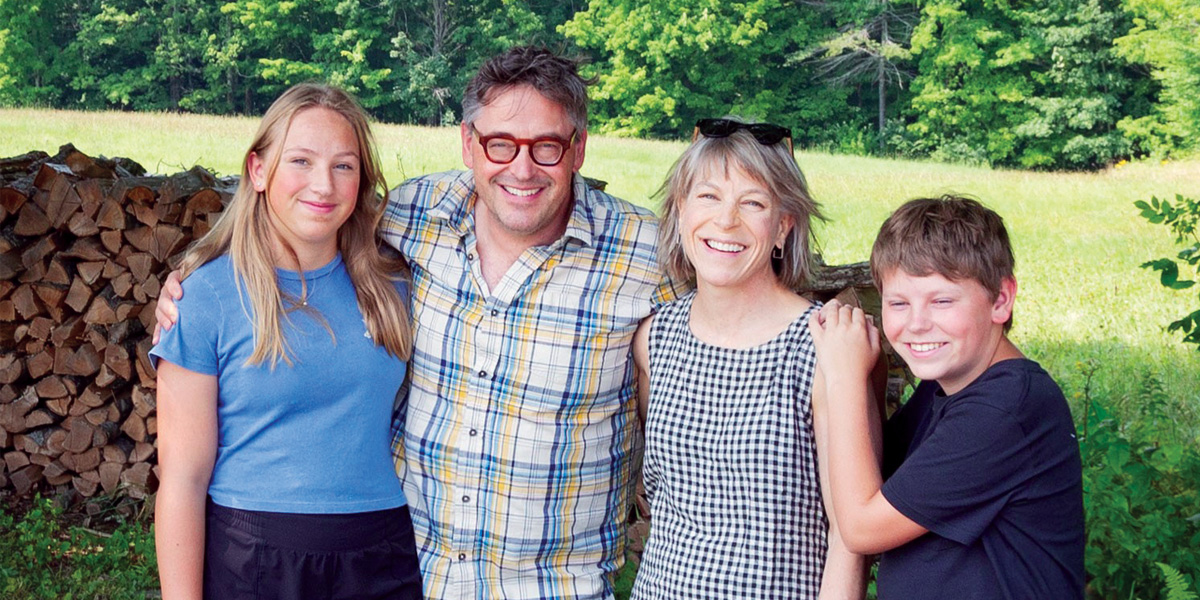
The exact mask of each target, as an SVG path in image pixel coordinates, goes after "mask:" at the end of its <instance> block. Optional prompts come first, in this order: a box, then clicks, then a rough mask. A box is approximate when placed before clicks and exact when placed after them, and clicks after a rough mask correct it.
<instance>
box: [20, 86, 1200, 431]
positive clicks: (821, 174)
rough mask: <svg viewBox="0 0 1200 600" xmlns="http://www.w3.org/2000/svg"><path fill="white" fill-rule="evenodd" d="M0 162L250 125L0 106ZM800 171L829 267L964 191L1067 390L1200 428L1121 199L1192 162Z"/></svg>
mask: <svg viewBox="0 0 1200 600" xmlns="http://www.w3.org/2000/svg"><path fill="white" fill-rule="evenodd" d="M0 123H4V129H5V133H4V135H3V136H2V137H0V156H12V155H16V154H20V153H23V152H27V151H29V150H33V149H41V150H45V151H47V152H50V153H53V152H54V151H55V150H56V149H57V147H58V145H59V144H62V143H65V142H73V143H74V144H75V145H76V147H78V148H79V149H80V150H82V151H83V152H85V153H88V154H93V155H98V154H103V155H106V156H126V157H129V158H132V159H134V160H137V161H138V162H140V163H142V164H143V165H144V166H145V167H146V168H147V169H149V170H151V171H154V172H159V173H172V172H176V171H179V170H183V169H186V168H188V167H190V166H192V165H194V164H201V165H204V166H206V167H208V168H210V169H213V170H215V171H218V172H220V173H225V174H229V173H237V172H238V171H239V170H240V169H239V162H238V161H239V160H240V158H241V156H242V154H243V152H244V151H245V145H246V144H247V143H249V139H250V137H251V136H252V135H253V133H254V130H255V128H256V126H257V119H252V118H238V117H211V116H199V115H173V114H146V113H116V112H107V113H81V112H66V111H47V110H0ZM375 133H376V136H377V138H378V142H379V146H380V149H381V156H382V161H383V163H384V171H385V174H386V176H387V178H388V181H389V182H391V184H392V185H396V184H397V183H399V182H400V181H402V180H403V179H404V178H406V177H412V176H415V175H419V174H422V173H427V172H432V171H438V170H445V169H453V168H462V160H461V151H460V148H459V135H458V129H456V128H428V127H412V126H397V125H377V126H376V127H375ZM684 147H685V144H683V143H681V142H662V141H641V140H629V139H621V138H608V137H600V136H592V137H591V138H590V139H589V140H588V146H587V157H586V162H585V165H584V169H583V172H584V173H585V174H587V175H589V176H591V177H596V178H598V179H603V180H605V181H608V182H609V188H608V189H609V191H611V192H612V193H614V194H616V195H617V196H620V197H623V198H626V199H628V200H630V201H632V202H634V203H637V204H641V205H643V206H652V201H651V200H650V198H651V196H652V194H653V193H654V192H655V190H657V189H658V187H659V186H660V185H661V183H662V179H663V177H664V176H665V175H666V172H667V170H668V168H669V167H670V165H671V163H672V162H673V161H674V160H675V158H676V157H677V156H678V155H679V153H680V152H681V151H682V150H683V148H684ZM798 160H799V161H800V165H801V167H802V168H803V169H804V171H805V173H806V175H807V176H808V178H809V182H810V184H811V187H812V190H813V193H814V195H815V196H816V197H817V199H818V200H819V201H820V202H821V203H822V206H823V208H824V211H825V213H826V215H827V216H828V217H830V222H829V223H827V224H822V225H818V227H817V228H816V230H817V233H818V235H819V238H820V241H821V247H822V249H823V252H824V256H825V260H826V262H828V263H830V264H841V263H848V262H857V261H862V260H866V259H867V257H868V256H869V253H870V246H871V242H872V240H873V239H874V236H875V233H876V231H877V230H878V227H879V224H880V223H881V222H882V221H883V219H884V218H885V217H886V216H887V215H888V214H889V213H890V212H891V211H892V210H893V209H895V208H896V206H898V205H899V204H900V203H901V202H903V201H904V200H905V199H908V198H911V197H915V196H927V195H935V194H941V193H945V192H951V191H953V192H958V193H966V194H971V195H973V196H975V197H977V198H979V199H980V200H982V201H983V202H984V203H985V204H987V205H989V206H991V207H992V208H994V209H996V210H997V211H998V212H999V213H1000V214H1001V215H1003V216H1004V217H1005V219H1006V221H1007V223H1008V226H1009V230H1010V232H1011V234H1012V237H1013V243H1014V246H1015V250H1016V254H1017V278H1018V281H1019V283H1020V291H1019V293H1018V297H1017V307H1016V327H1015V328H1014V330H1013V334H1012V335H1013V339H1014V340H1015V341H1016V342H1017V343H1018V345H1020V346H1021V347H1022V348H1023V349H1024V350H1025V352H1026V353H1027V354H1028V355H1029V356H1030V357H1032V358H1034V359H1035V360H1038V361H1040V362H1042V363H1043V364H1044V365H1045V366H1046V367H1047V369H1048V370H1049V371H1050V372H1051V374H1053V375H1054V376H1055V377H1056V378H1057V379H1058V380H1059V382H1060V383H1061V384H1062V385H1063V387H1064V388H1065V389H1066V391H1067V393H1068V396H1074V395H1076V394H1078V393H1080V392H1081V391H1082V385H1083V378H1082V376H1081V375H1080V369H1079V365H1082V364H1086V363H1088V362H1089V361H1096V362H1097V363H1098V364H1099V366H1100V370H1099V373H1098V374H1097V376H1096V379H1095V380H1094V382H1093V389H1092V392H1093V394H1094V395H1095V397H1104V398H1113V399H1119V398H1125V397H1134V396H1136V392H1137V390H1138V383H1139V381H1140V380H1141V379H1142V378H1143V377H1144V376H1146V375H1155V376H1157V377H1159V378H1160V379H1161V380H1162V381H1163V384H1164V387H1165V391H1166V392H1167V393H1168V395H1170V396H1171V397H1172V398H1175V399H1177V400H1178V403H1179V404H1178V410H1179V411H1180V415H1179V416H1180V418H1181V419H1182V420H1183V421H1185V422H1186V423H1189V424H1191V425H1193V426H1194V425H1196V424H1197V423H1200V409H1198V407H1197V402H1196V400H1197V391H1196V390H1200V352H1196V351H1194V350H1189V349H1188V348H1186V347H1184V346H1183V345H1182V344H1180V343H1178V342H1177V340H1176V337H1175V336H1174V335H1168V334H1167V333H1166V332H1165V326H1166V324H1167V323H1169V322H1170V321H1172V320H1173V319H1175V318H1178V317H1180V316H1182V315H1184V314H1186V313H1187V312H1190V310H1192V307H1191V304H1190V303H1194V302H1195V294H1194V293H1191V294H1188V293H1182V292H1180V293H1175V292H1170V291H1168V290H1165V289H1163V288H1161V287H1160V286H1159V285H1158V282H1157V279H1156V277H1155V275H1154V274H1153V273H1151V272H1149V271H1146V270H1143V269H1140V268H1138V265H1140V264H1141V263H1143V262H1145V261H1147V260H1150V259H1152V258H1158V257H1163V256H1168V255H1173V254H1174V253H1175V251H1176V249H1175V248H1174V247H1173V244H1172V240H1171V239H1170V238H1169V236H1168V234H1167V233H1168V232H1167V231H1166V229H1165V228H1162V227H1159V226H1153V225H1150V224H1148V223H1147V222H1145V221H1144V220H1142V219H1141V218H1140V217H1139V216H1138V214H1137V211H1136V210H1135V209H1134V208H1133V201H1134V200H1138V199H1144V198H1148V197H1150V196H1151V195H1158V196H1172V197H1173V196H1174V194H1175V193H1183V194H1185V195H1192V196H1197V195H1200V161H1190V162H1182V163H1169V164H1165V165H1163V164H1159V163H1136V164H1132V165H1126V166H1124V167H1123V168H1120V169H1110V170H1107V171H1103V172H1100V173H1065V174H1063V173H1059V174H1052V173H1033V172H1024V171H999V170H992V169H987V168H978V167H968V166H957V165H946V164H936V163H928V162H915V161H901V160H886V159H876V158H863V157H852V156H838V155H831V154H823V153H813V152H800V153H798Z"/></svg>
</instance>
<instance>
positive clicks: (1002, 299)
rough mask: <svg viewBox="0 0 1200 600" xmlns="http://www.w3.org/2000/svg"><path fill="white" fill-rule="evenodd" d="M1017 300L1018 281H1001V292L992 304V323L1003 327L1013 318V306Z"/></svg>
mask: <svg viewBox="0 0 1200 600" xmlns="http://www.w3.org/2000/svg"><path fill="white" fill-rule="evenodd" d="M1016 300H1017V280H1016V278H1013V277H1005V278H1004V279H1003V280H1001V281H1000V292H999V293H997V294H996V299H995V300H994V301H993V302H992V322H993V323H996V324H998V325H1002V324H1004V323H1007V322H1008V319H1009V317H1011V316H1012V311H1013V304H1014V303H1015V302H1016Z"/></svg>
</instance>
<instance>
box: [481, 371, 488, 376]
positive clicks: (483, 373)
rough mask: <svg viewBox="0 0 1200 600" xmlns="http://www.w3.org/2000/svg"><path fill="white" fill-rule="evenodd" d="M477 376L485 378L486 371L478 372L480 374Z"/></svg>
mask: <svg viewBox="0 0 1200 600" xmlns="http://www.w3.org/2000/svg"><path fill="white" fill-rule="evenodd" d="M479 376H480V377H487V371H480V372H479Z"/></svg>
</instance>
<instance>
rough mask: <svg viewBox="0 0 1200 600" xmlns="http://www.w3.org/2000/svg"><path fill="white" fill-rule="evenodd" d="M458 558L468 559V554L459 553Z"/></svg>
mask: <svg viewBox="0 0 1200 600" xmlns="http://www.w3.org/2000/svg"><path fill="white" fill-rule="evenodd" d="M458 560H467V555H466V554H459V555H458Z"/></svg>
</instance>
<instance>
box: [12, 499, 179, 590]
mask: <svg viewBox="0 0 1200 600" xmlns="http://www.w3.org/2000/svg"><path fill="white" fill-rule="evenodd" d="M65 520H66V519H65V517H64V515H63V510H62V508H61V507H59V506H58V505H57V504H56V503H55V502H53V501H51V500H49V499H46V498H40V497H39V498H35V499H34V501H33V505H32V506H31V507H30V508H29V510H28V511H27V512H26V513H25V514H24V515H22V516H21V517H19V518H16V517H14V516H12V515H10V514H7V513H6V512H3V511H2V510H0V598H5V599H6V600H84V599H86V600H134V599H137V600H143V599H144V598H146V596H147V592H148V591H155V592H156V591H157V590H158V570H157V566H156V562H155V553H154V536H153V535H152V534H151V531H150V528H149V527H148V526H147V525H146V524H144V523H142V522H139V521H128V522H125V523H121V524H119V525H117V526H116V528H115V529H114V530H113V531H112V532H111V533H104V532H100V531H94V530H91V529H86V528H83V527H78V526H67V525H65Z"/></svg>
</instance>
